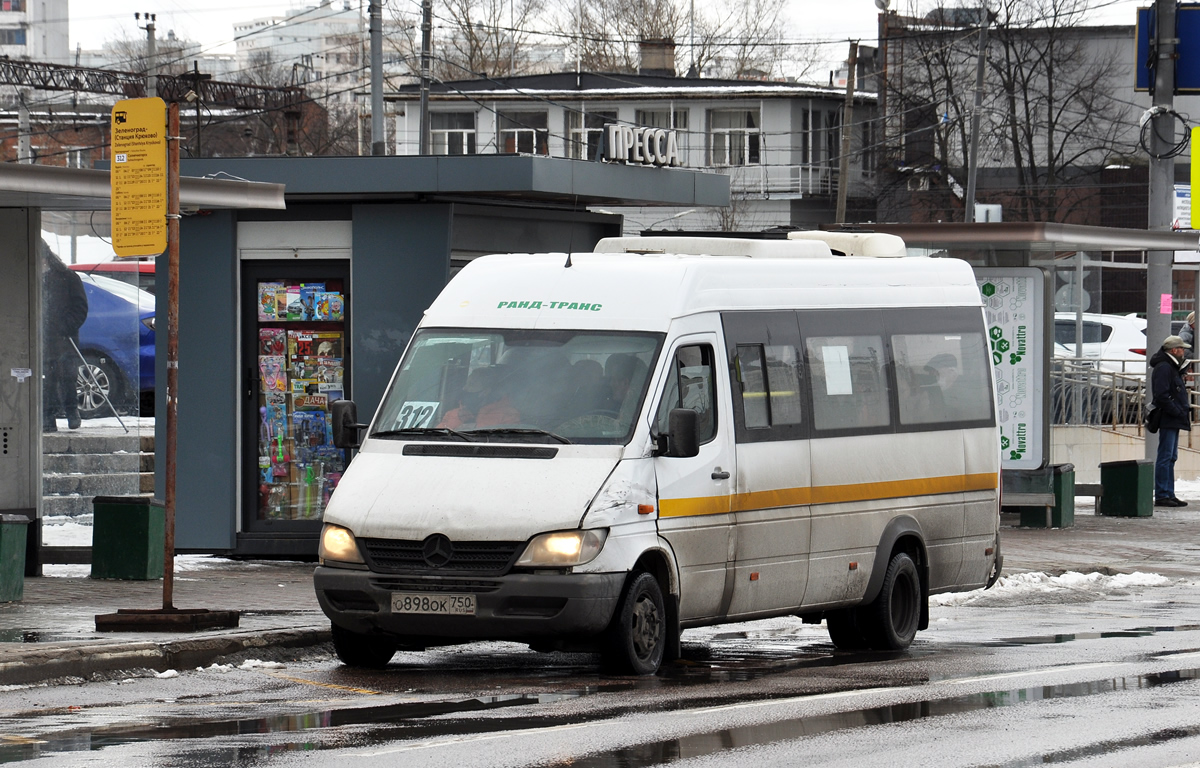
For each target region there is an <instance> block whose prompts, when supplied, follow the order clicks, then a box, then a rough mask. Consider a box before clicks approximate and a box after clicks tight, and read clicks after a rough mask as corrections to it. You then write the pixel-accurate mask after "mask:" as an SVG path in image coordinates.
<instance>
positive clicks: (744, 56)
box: [553, 0, 815, 79]
mask: <svg viewBox="0 0 1200 768" xmlns="http://www.w3.org/2000/svg"><path fill="white" fill-rule="evenodd" d="M785 5H786V0H746V2H744V3H739V4H708V5H704V6H701V7H695V6H694V4H693V3H690V2H688V1H687V0H643V1H639V0H590V1H589V2H587V3H583V2H580V0H560V2H559V4H558V5H557V6H556V7H555V8H554V9H553V10H554V11H555V17H554V21H553V25H554V28H555V30H556V31H557V33H558V34H559V35H560V36H561V37H563V38H566V39H570V40H571V41H572V45H573V46H574V47H575V49H576V51H575V56H576V58H577V59H578V63H579V65H580V68H581V69H583V70H585V71H591V72H637V71H638V66H639V63H640V62H639V58H640V44H641V42H642V41H644V40H670V41H673V42H674V43H675V44H676V50H680V51H685V52H686V55H679V56H677V57H676V65H675V66H676V74H684V73H685V72H686V71H687V70H688V69H689V68H690V67H691V66H692V65H694V66H695V68H696V71H697V72H699V73H703V74H705V75H706V76H709V77H733V78H744V77H750V78H756V79H761V78H764V77H780V76H782V75H783V73H784V71H785V69H788V68H789V65H790V64H794V63H796V62H805V63H807V61H808V60H809V59H813V60H815V58H813V57H811V56H809V55H807V53H808V52H807V51H805V49H802V48H801V47H799V46H796V45H793V44H790V43H788V42H787V40H786V39H785V38H784V35H783V24H782V23H781V15H782V13H783V9H784V7H785ZM802 51H803V52H804V54H803V55H802V53H801V52H802ZM806 68H807V67H806Z"/></svg>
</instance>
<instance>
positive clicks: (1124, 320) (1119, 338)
mask: <svg viewBox="0 0 1200 768" xmlns="http://www.w3.org/2000/svg"><path fill="white" fill-rule="evenodd" d="M1082 319H1083V349H1082V352H1083V354H1082V355H1080V354H1079V350H1077V348H1076V344H1075V339H1076V315H1075V313H1074V312H1055V313H1054V356H1055V357H1059V358H1079V357H1083V358H1086V359H1089V360H1093V361H1096V362H1095V363H1094V365H1095V367H1096V368H1097V369H1099V370H1101V371H1113V372H1116V373H1126V374H1131V375H1137V376H1141V375H1143V374H1145V372H1146V319H1145V318H1142V317H1138V316H1137V315H1132V314H1131V315H1099V314H1093V313H1088V312H1084V313H1083V318H1082Z"/></svg>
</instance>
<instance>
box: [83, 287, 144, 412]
mask: <svg viewBox="0 0 1200 768" xmlns="http://www.w3.org/2000/svg"><path fill="white" fill-rule="evenodd" d="M79 277H80V279H82V280H83V289H84V291H85V292H86V293H87V298H88V316H87V320H86V321H85V322H84V324H83V326H82V327H81V328H80V329H79V350H80V351H81V352H82V353H83V357H84V359H85V360H87V362H88V365H87V366H86V367H85V366H84V365H83V363H82V362H81V363H80V365H79V377H78V380H77V390H78V392H79V415H80V416H81V417H83V418H85V419H87V418H97V417H104V416H112V415H113V412H112V409H110V408H109V407H108V404H107V403H106V402H105V400H106V398H107V400H108V402H111V403H112V405H113V407H114V408H116V410H117V412H118V413H134V412H137V411H138V409H139V408H140V412H141V413H142V415H150V414H151V413H152V412H153V407H154V404H153V402H154V296H153V295H151V294H150V293H147V292H146V291H143V290H141V289H140V288H137V287H135V286H133V285H130V284H128V283H123V282H121V281H119V280H113V279H112V278H108V277H103V276H101V275H94V274H81V275H80V276H79ZM148 409H149V410H148Z"/></svg>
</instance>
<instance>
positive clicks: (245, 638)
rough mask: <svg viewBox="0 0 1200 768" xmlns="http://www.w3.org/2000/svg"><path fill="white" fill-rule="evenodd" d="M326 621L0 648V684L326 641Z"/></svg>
mask: <svg viewBox="0 0 1200 768" xmlns="http://www.w3.org/2000/svg"><path fill="white" fill-rule="evenodd" d="M329 640H330V633H329V627H328V625H325V626H313V627H297V628H293V629H276V630H265V631H264V630H259V631H251V632H234V633H223V634H220V635H210V636H206V637H194V638H185V639H171V640H164V641H142V642H112V643H60V644H53V645H45V646H39V647H33V648H21V649H19V650H12V651H5V652H4V653H2V654H0V685H29V684H31V683H40V682H43V681H45V680H54V679H57V678H64V677H78V678H88V677H90V676H91V675H93V674H96V673H100V672H113V671H117V670H123V669H153V670H155V671H157V672H164V671H166V670H168V669H192V668H194V667H200V666H205V665H208V664H212V663H215V662H216V661H218V660H220V659H221V658H223V657H226V656H232V655H233V654H236V653H241V652H243V651H251V650H254V649H265V648H308V647H311V646H314V645H319V644H321V643H325V642H329Z"/></svg>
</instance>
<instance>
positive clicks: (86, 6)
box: [71, 0, 1148, 53]
mask: <svg viewBox="0 0 1200 768" xmlns="http://www.w3.org/2000/svg"><path fill="white" fill-rule="evenodd" d="M699 1H700V2H704V1H705V0H699ZM1147 1H1148V0H1147ZM333 2H334V4H335V5H337V6H340V5H341V4H342V3H343V2H345V0H333ZM909 2H910V0H893V7H894V8H897V9H899V8H901V7H907V6H908V4H909ZM951 2H953V0H951ZM967 2H969V0H967ZM351 3H352V5H353V6H355V7H357V6H359V5H360V3H361V5H363V6H365V5H366V0H351ZM315 4H316V2H315V1H314V0H309V2H288V0H283V1H282V2H245V3H240V4H235V3H232V2H230V1H229V0H206V1H204V2H202V1H201V0H104V2H96V0H71V48H72V50H73V49H74V48H75V45H76V44H77V43H78V44H80V45H82V46H83V47H84V48H85V49H95V48H99V47H100V46H101V45H102V44H103V43H104V42H105V41H106V40H117V39H120V38H121V37H125V36H128V37H134V36H141V35H144V34H145V33H144V32H142V31H141V30H139V29H138V27H137V24H138V23H137V22H135V21H134V18H133V14H134V12H135V11H153V12H154V13H156V14H157V22H156V27H157V29H158V34H159V36H160V37H162V36H165V35H166V33H167V31H168V30H172V29H173V30H174V31H175V34H176V35H178V36H180V37H185V38H188V39H192V40H197V41H199V42H201V43H204V44H205V46H206V47H208V46H211V47H212V48H213V50H218V51H225V52H230V53H231V52H232V51H233V46H232V39H233V22H235V21H247V20H249V19H254V18H259V17H263V16H276V15H282V13H283V12H284V11H285V10H286V9H288V8H289V7H299V8H304V7H309V6H312V5H315ZM386 4H387V6H388V7H389V9H390V8H400V9H404V8H411V9H412V10H413V11H414V12H418V11H419V9H420V0H386ZM929 4H931V3H923V5H929ZM964 4H966V2H964ZM1140 4H1142V3H1139V2H1138V1H1137V0H1115V1H1114V0H1094V5H1096V6H1097V8H1098V9H1097V10H1096V11H1095V12H1094V17H1093V19H1092V21H1094V22H1095V23H1098V24H1133V23H1134V12H1135V9H1136V8H1137V6H1138V5H1140ZM436 7H437V0H434V8H435V13H436ZM789 15H790V22H791V24H790V28H789V33H788V37H789V39H793V40H804V41H823V42H829V43H833V42H838V41H846V40H849V39H851V38H854V39H858V40H861V41H862V42H863V43H864V44H870V42H871V41H873V40H874V39H875V34H876V24H877V22H876V18H877V15H878V10H877V9H876V7H875V3H874V1H873V0H790V1H789Z"/></svg>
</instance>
